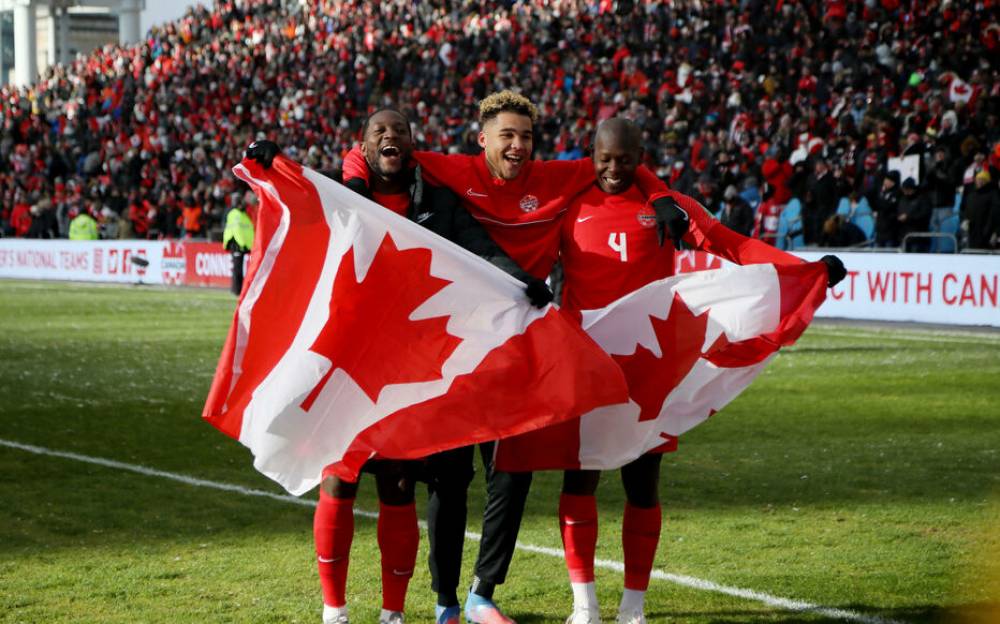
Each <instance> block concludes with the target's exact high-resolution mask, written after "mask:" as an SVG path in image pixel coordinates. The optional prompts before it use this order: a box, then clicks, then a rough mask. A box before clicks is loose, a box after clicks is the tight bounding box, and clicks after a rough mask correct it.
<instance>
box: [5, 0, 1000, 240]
mask: <svg viewBox="0 0 1000 624" xmlns="http://www.w3.org/2000/svg"><path fill="white" fill-rule="evenodd" d="M504 88H511V89H515V90H519V91H521V92H523V93H524V94H525V95H527V96H528V97H529V98H531V99H532V100H533V101H534V102H536V103H537V104H538V105H539V108H540V110H541V112H542V117H543V119H542V121H541V123H540V124H539V128H540V132H538V133H537V136H536V140H535V145H536V148H535V156H536V157H537V158H577V157H581V156H583V155H585V154H586V151H587V149H588V148H589V147H590V146H589V145H588V142H589V137H591V136H592V135H593V133H594V128H595V127H596V124H597V123H599V122H600V121H602V120H604V119H607V118H609V117H612V116H616V115H620V116H624V117H627V118H630V119H632V120H634V121H636V122H637V123H639V124H640V125H641V127H642V128H643V140H644V144H645V145H644V147H645V157H646V159H647V164H648V165H649V166H650V167H651V168H652V169H653V170H654V171H655V172H656V173H657V174H658V175H659V176H661V177H662V178H663V179H664V180H666V181H667V182H668V183H669V184H670V185H671V186H672V187H674V188H676V189H678V190H680V191H682V192H685V193H688V194H690V195H692V196H694V197H695V198H697V199H699V200H700V201H701V202H702V203H703V204H704V205H705V206H706V207H707V208H708V209H709V210H710V211H712V212H714V213H716V214H717V216H719V217H720V218H721V219H722V220H723V222H724V223H726V224H727V225H729V226H730V227H732V228H733V229H736V230H738V231H741V232H744V233H748V234H750V233H752V234H753V235H755V236H759V237H760V238H763V239H764V240H768V241H769V242H772V243H774V244H776V245H779V246H781V247H788V246H789V245H797V246H801V245H829V246H849V245H854V244H865V242H866V241H872V243H871V244H874V245H877V246H880V247H897V246H899V245H900V244H901V243H902V242H903V239H904V237H906V235H907V234H911V233H919V232H943V233H951V234H954V235H955V236H957V237H958V239H959V242H960V244H961V245H963V246H965V247H969V248H975V249H989V248H994V249H995V248H997V247H998V246H1000V240H998V236H1000V186H998V181H1000V23H998V11H997V3H996V2H994V1H992V0H978V1H975V2H973V1H971V0H942V1H936V0H930V1H920V2H917V1H912V2H908V1H905V0H902V1H901V0H828V1H826V2H822V3H820V2H797V1H795V0H718V1H715V2H707V1H699V0H688V1H685V0H676V1H673V2H649V1H635V2H630V1H626V0H619V1H617V2H611V1H609V0H599V1H598V0H591V1H586V0H531V1H521V2H510V1H508V2H491V1H487V0H464V1H459V0H455V1H450V0H439V1H436V2H427V3H412V2H409V1H407V0H389V1H384V2H380V3H369V2H356V1H341V0H316V1H309V2H305V1H300V2H289V1H287V0H286V1H279V0H220V1H218V2H216V3H215V5H214V6H213V7H211V8H204V7H202V8H194V9H191V10H189V11H188V12H187V14H186V15H185V16H184V17H183V18H182V19H180V20H178V21H177V22H174V23H170V24H167V25H165V26H164V27H162V28H154V29H152V30H151V31H150V32H149V33H148V34H147V36H146V39H145V41H144V42H143V43H142V44H140V45H136V46H132V47H128V48H123V47H119V46H107V47H105V48H102V49H99V50H97V51H95V52H93V53H91V54H88V55H86V56H80V57H78V58H77V60H75V61H74V62H73V63H72V64H71V65H69V66H54V67H51V68H49V70H47V72H46V74H45V75H44V76H42V77H40V79H39V80H38V82H37V83H36V84H34V85H33V86H32V87H30V88H14V87H12V86H9V85H8V86H5V87H3V88H2V89H0V112H2V120H3V133H2V137H0V230H2V233H3V235H5V236H30V237H43V238H44V237H65V236H67V235H68V233H69V229H70V228H69V225H70V221H71V220H72V218H73V217H74V216H75V215H77V214H78V213H80V212H88V213H90V214H91V215H93V216H94V217H95V218H96V219H97V220H98V222H99V223H100V231H101V236H103V237H107V238H115V237H150V238H162V237H182V236H189V237H204V236H206V235H209V234H211V233H214V232H217V231H219V230H221V224H222V223H223V220H224V215H225V213H226V211H227V210H228V209H229V208H231V207H232V206H233V204H234V203H238V202H241V201H243V192H242V190H241V189H240V188H238V187H237V184H236V182H235V180H234V178H233V176H232V175H231V173H230V171H229V169H230V167H231V166H232V165H233V164H235V163H236V162H238V161H239V159H240V158H241V156H242V152H243V149H244V148H245V147H246V145H247V144H249V143H250V142H251V141H252V140H254V139H255V138H260V137H267V138H269V139H271V140H273V141H275V142H277V143H278V144H279V145H282V146H284V147H285V149H286V151H287V153H288V154H289V155H290V156H291V157H293V158H296V159H298V160H300V161H302V162H304V163H305V164H307V165H309V166H311V167H313V168H316V169H320V170H330V169H337V168H339V167H340V165H341V162H342V158H343V156H344V155H345V154H346V152H347V150H348V149H349V148H350V147H351V146H352V145H353V144H354V143H355V141H356V140H357V138H358V130H359V127H360V123H361V121H362V120H363V119H364V118H365V116H366V115H367V113H368V112H370V111H371V110H372V109H373V108H375V107H377V106H381V105H387V104H392V105H395V106H397V107H400V108H401V109H403V110H404V111H406V112H407V113H408V114H409V115H410V117H411V119H413V120H414V122H415V138H416V140H417V144H418V145H419V146H420V147H421V148H424V149H431V150H442V151H449V152H451V151H458V152H469V153H475V152H478V151H479V147H478V145H477V143H476V136H477V134H478V131H479V128H478V127H477V123H476V122H475V121H474V120H475V119H476V104H477V102H478V100H479V99H480V98H481V97H483V96H484V95H486V94H487V93H489V92H491V91H495V90H499V89H504ZM907 156H917V158H916V159H913V158H910V159H907V160H904V161H903V162H904V163H906V164H904V166H903V167H902V168H901V171H902V174H901V173H900V171H899V170H897V169H899V168H897V167H895V166H893V167H891V168H890V159H895V158H897V157H907ZM892 162H896V161H895V160H893V161H892ZM959 223H961V225H962V226H961V227H959ZM910 242H911V243H912V244H908V245H907V249H910V250H928V249H932V250H946V249H947V242H943V239H931V238H919V237H918V238H917V239H915V240H911V241H910Z"/></svg>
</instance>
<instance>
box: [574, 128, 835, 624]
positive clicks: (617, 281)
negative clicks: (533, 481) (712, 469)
mask: <svg viewBox="0 0 1000 624" xmlns="http://www.w3.org/2000/svg"><path fill="white" fill-rule="evenodd" d="M641 136H642V135H641V131H640V129H639V128H638V126H636V125H635V124H633V123H632V122H630V121H627V120H625V119H621V118H613V119H609V120H607V121H605V122H603V123H602V124H601V125H600V126H599V127H598V129H597V133H596V136H595V138H594V154H593V168H594V172H595V175H596V179H597V183H596V184H595V185H593V186H592V187H591V188H590V189H588V190H587V191H585V192H584V193H582V194H581V195H579V197H577V198H576V199H575V200H574V202H573V204H572V206H571V207H570V208H569V211H568V212H567V214H566V216H565V218H564V219H563V222H562V243H561V248H560V253H561V261H562V265H563V272H564V279H565V282H564V285H563V301H562V303H563V308H564V309H566V310H567V311H570V312H574V313H578V312H579V311H580V310H593V309H599V308H603V307H605V306H607V305H608V304H610V303H611V302H613V301H615V300H617V299H619V298H621V297H623V296H624V295H626V294H628V293H630V292H632V291H634V290H636V289H637V288H640V287H642V286H644V285H646V284H648V283H650V282H653V281H656V280H659V279H663V278H665V277H668V276H670V275H672V274H673V273H674V247H675V246H676V247H677V248H678V249H679V248H680V243H681V240H683V241H684V242H686V243H688V244H689V245H690V246H691V247H694V248H695V249H702V250H704V251H707V252H709V253H712V254H715V255H717V256H721V257H723V258H726V259H727V260H730V261H733V262H736V263H738V264H753V263H773V264H789V263H800V262H802V260H800V259H798V258H796V257H795V256H792V255H790V254H787V253H784V252H782V251H779V250H777V249H775V248H774V247H771V246H770V245H767V244H765V243H763V242H761V241H759V240H754V239H751V238H747V237H745V236H743V235H741V234H737V233H736V232H733V231H732V230H730V229H728V228H726V227H725V226H723V225H722V224H721V223H719V222H718V221H717V220H715V219H714V218H713V217H711V216H709V214H708V213H707V212H706V211H705V210H704V209H703V208H702V207H701V206H700V205H699V204H698V203H697V202H696V201H694V200H693V199H691V198H690V197H686V196H684V195H681V194H680V193H674V192H667V193H657V194H653V195H652V200H653V201H651V202H650V201H648V197H647V194H646V193H644V192H643V190H642V189H640V188H639V187H638V186H637V185H636V184H635V183H634V182H635V179H636V171H637V167H638V166H639V163H640V162H641V159H642V152H643V150H642V147H641ZM667 237H669V238H670V239H671V240H672V242H673V245H669V244H668V245H664V239H665V238H667ZM824 262H826V263H827V266H828V271H829V275H830V279H829V282H830V285H831V286H832V285H833V284H835V283H836V282H838V281H840V279H843V277H844V271H843V265H842V264H840V261H839V260H837V259H836V258H834V257H833V256H827V257H826V258H824ZM675 449H676V439H675V440H673V441H672V442H668V443H666V444H665V445H663V446H661V447H658V448H656V449H653V450H652V451H650V452H648V453H646V454H645V455H643V456H642V457H640V458H639V459H637V460H635V461H633V462H632V463H630V464H627V465H625V466H623V467H622V468H621V479H622V485H623V486H624V488H625V495H626V501H627V502H626V504H625V511H624V516H623V520H622V546H623V549H624V560H625V591H624V593H623V595H622V599H621V603H620V605H619V608H618V616H617V619H616V621H617V622H619V623H621V624H643V623H645V621H646V619H645V615H644V599H645V592H646V588H647V587H648V585H649V577H650V573H651V571H652V567H653V559H654V556H655V554H656V548H657V544H658V542H659V537H660V531H661V525H662V516H661V508H660V499H659V491H658V490H659V478H660V459H661V457H662V453H663V452H668V451H673V450H675ZM600 475H601V473H600V471H596V470H567V471H566V472H565V473H564V475H563V488H562V495H561V496H560V499H559V524H560V531H561V534H562V540H563V548H564V551H565V554H566V567H567V569H568V571H569V577H570V584H571V586H572V590H573V612H572V614H571V615H570V616H569V618H568V619H567V620H566V621H567V624H587V623H590V624H597V623H599V622H600V614H599V610H598V603H597V593H596V590H595V587H594V551H595V549H596V545H597V501H596V497H595V493H596V491H597V485H598V482H599V480H600Z"/></svg>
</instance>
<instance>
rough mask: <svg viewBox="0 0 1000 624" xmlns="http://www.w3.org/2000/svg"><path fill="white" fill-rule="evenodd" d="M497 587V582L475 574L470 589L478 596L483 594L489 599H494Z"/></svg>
mask: <svg viewBox="0 0 1000 624" xmlns="http://www.w3.org/2000/svg"><path fill="white" fill-rule="evenodd" d="M496 587H497V586H496V584H494V583H490V582H489V581H484V580H483V579H481V578H479V577H478V576H474V577H472V587H471V588H470V589H469V591H471V592H472V593H473V594H475V595H477V596H482V597H483V598H485V599H487V600H493V590H494V589H496Z"/></svg>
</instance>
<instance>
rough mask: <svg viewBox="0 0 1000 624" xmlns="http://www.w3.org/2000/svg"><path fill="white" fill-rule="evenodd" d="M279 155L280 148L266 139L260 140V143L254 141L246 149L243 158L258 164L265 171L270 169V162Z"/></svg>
mask: <svg viewBox="0 0 1000 624" xmlns="http://www.w3.org/2000/svg"><path fill="white" fill-rule="evenodd" d="M280 153H281V148H280V147H278V144H277V143H275V142H274V141H268V140H267V139H261V140H260V141H254V142H253V143H251V144H250V145H249V146H248V147H247V151H245V152H244V153H243V156H244V158H250V159H252V160H256V161H257V162H258V163H260V166H261V167H263V168H265V169H270V168H271V162H272V161H273V160H274V157H275V156H277V155H278V154H280Z"/></svg>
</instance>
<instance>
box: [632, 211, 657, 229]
mask: <svg viewBox="0 0 1000 624" xmlns="http://www.w3.org/2000/svg"><path fill="white" fill-rule="evenodd" d="M635 218H636V219H637V220H638V221H639V225H641V226H642V227H644V228H651V227H655V226H656V212H655V211H654V210H653V209H652V208H650V207H649V206H643V207H642V208H640V209H639V212H638V213H637V214H636V215H635Z"/></svg>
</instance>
